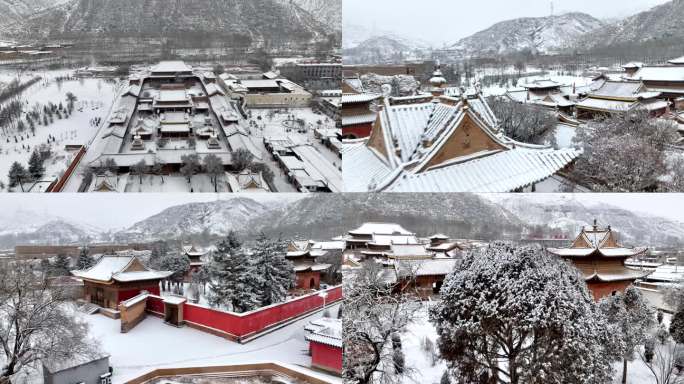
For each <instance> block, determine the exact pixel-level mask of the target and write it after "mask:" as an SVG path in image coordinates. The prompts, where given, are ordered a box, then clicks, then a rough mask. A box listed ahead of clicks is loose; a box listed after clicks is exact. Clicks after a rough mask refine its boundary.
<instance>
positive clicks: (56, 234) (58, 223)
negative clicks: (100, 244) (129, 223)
mask: <svg viewBox="0 0 684 384" xmlns="http://www.w3.org/2000/svg"><path fill="white" fill-rule="evenodd" d="M102 233H103V232H102V229H100V228H97V227H93V226H91V225H87V224H83V223H78V222H75V221H73V220H69V219H65V218H62V217H59V216H55V215H50V214H47V213H45V212H40V213H39V212H34V211H31V210H27V209H16V210H14V211H7V212H3V214H2V215H0V248H11V247H13V246H14V245H16V244H31V243H36V244H70V243H79V242H82V241H86V240H99V239H100V238H101V236H102Z"/></svg>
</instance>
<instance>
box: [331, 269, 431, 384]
mask: <svg viewBox="0 0 684 384" xmlns="http://www.w3.org/2000/svg"><path fill="white" fill-rule="evenodd" d="M418 309H419V305H418V303H416V302H414V301H413V299H412V298H411V297H410V296H409V295H407V294H405V293H404V294H396V293H395V292H394V284H391V283H390V284H388V283H387V282H385V281H384V280H383V268H382V266H381V265H379V264H376V263H375V262H367V263H365V264H364V266H363V268H362V269H360V270H358V271H355V272H354V274H353V275H352V276H349V277H348V276H345V278H344V311H345V312H344V318H343V320H342V326H343V329H344V348H345V351H344V354H345V359H344V367H343V377H344V379H345V382H348V383H364V384H365V383H397V382H399V381H400V378H401V377H402V376H405V375H407V374H409V373H410V370H408V369H405V367H403V366H402V367H400V368H401V369H396V368H397V367H395V363H396V361H395V357H394V355H395V353H394V349H393V348H392V345H391V344H392V336H393V335H395V334H397V333H399V332H401V331H403V330H404V329H405V327H406V326H407V325H408V324H409V323H410V322H411V321H412V320H413V319H414V318H415V316H416V312H417V311H418Z"/></svg>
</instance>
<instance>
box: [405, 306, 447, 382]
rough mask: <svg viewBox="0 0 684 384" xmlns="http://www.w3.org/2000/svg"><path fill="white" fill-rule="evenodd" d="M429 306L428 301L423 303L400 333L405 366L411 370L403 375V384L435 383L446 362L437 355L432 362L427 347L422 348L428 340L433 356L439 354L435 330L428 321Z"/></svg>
mask: <svg viewBox="0 0 684 384" xmlns="http://www.w3.org/2000/svg"><path fill="white" fill-rule="evenodd" d="M429 307H430V304H429V303H423V306H422V308H421V309H420V311H419V312H418V316H417V318H416V320H415V321H414V322H412V323H411V324H409V326H408V327H407V329H406V332H404V333H403V334H402V335H401V348H402V350H403V352H404V356H405V357H406V367H407V368H408V369H409V371H412V372H411V373H410V374H409V376H407V377H404V379H403V382H404V383H405V384H415V383H421V384H437V383H439V381H440V379H441V378H442V374H443V373H444V370H445V369H446V363H445V362H444V361H443V360H441V359H439V358H438V357H435V361H434V364H433V358H432V357H431V355H430V353H429V352H428V351H429V349H426V348H424V345H425V344H426V342H425V340H430V343H432V348H433V350H434V354H435V356H438V355H439V351H438V350H437V331H436V330H435V328H434V327H433V326H432V324H431V323H430V322H429V321H428V309H429ZM428 344H429V343H428Z"/></svg>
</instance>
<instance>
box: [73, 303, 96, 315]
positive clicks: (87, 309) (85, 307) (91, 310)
mask: <svg viewBox="0 0 684 384" xmlns="http://www.w3.org/2000/svg"><path fill="white" fill-rule="evenodd" d="M76 307H77V308H78V310H79V311H81V312H83V313H85V314H87V315H94V314H96V313H98V312H99V311H100V306H98V305H95V304H93V303H88V302H87V301H83V300H78V301H77V302H76Z"/></svg>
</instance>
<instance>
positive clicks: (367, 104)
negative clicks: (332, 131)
mask: <svg viewBox="0 0 684 384" xmlns="http://www.w3.org/2000/svg"><path fill="white" fill-rule="evenodd" d="M381 99H382V95H379V94H375V93H367V92H365V90H364V87H363V84H362V83H361V80H360V79H358V78H355V79H345V80H344V81H343V82H342V100H341V116H342V137H343V138H345V139H360V138H364V137H368V136H370V134H371V129H372V128H373V122H374V121H375V119H376V116H377V114H376V112H374V111H373V107H372V104H373V103H376V102H378V101H379V100H381Z"/></svg>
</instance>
